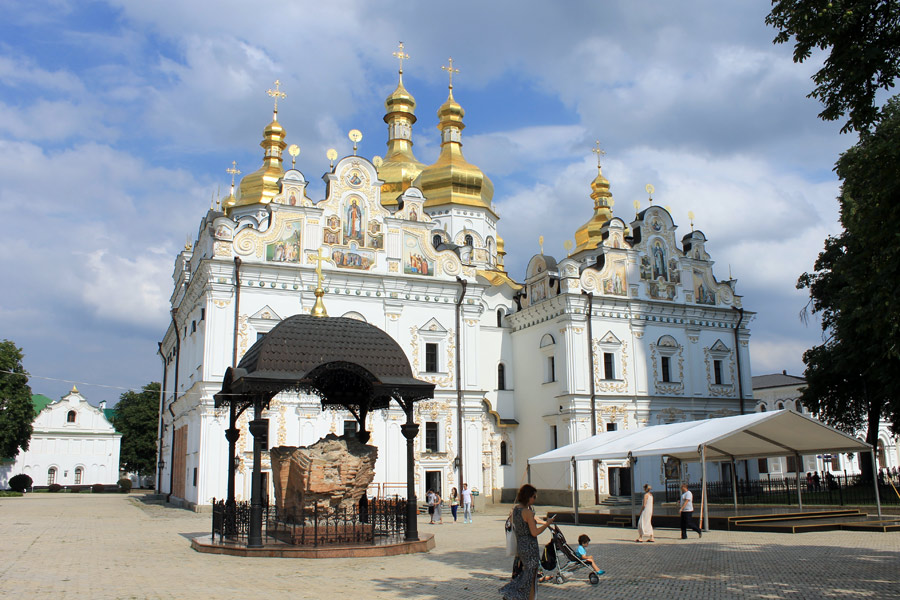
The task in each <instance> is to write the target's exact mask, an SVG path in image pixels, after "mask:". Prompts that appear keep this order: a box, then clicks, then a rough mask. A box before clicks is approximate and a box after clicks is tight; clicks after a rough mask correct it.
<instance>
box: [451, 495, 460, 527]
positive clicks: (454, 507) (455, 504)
mask: <svg viewBox="0 0 900 600" xmlns="http://www.w3.org/2000/svg"><path fill="white" fill-rule="evenodd" d="M458 510H459V492H457V491H456V488H451V489H450V512H451V513H453V522H454V523H456V511H458Z"/></svg>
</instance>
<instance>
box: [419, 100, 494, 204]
mask: <svg viewBox="0 0 900 600" xmlns="http://www.w3.org/2000/svg"><path fill="white" fill-rule="evenodd" d="M465 114H466V113H465V111H464V110H463V107H462V106H460V105H459V103H457V102H456V100H454V99H453V87H452V86H451V87H450V95H449V96H448V97H447V101H446V102H444V104H442V105H441V108H440V109H438V119H439V120H440V123H439V124H438V129H440V130H441V154H440V156H439V157H438V159H437V162H435V163H434V164H433V165H430V166H428V167H425V169H424V170H423V171H422V173H421V174H420V175H419V177H418V179H416V181H415V182H414V184H413V185H415V186H416V187H418V188H419V189H421V190H422V193H423V194H425V206H426V207H432V206H442V205H445V204H458V205H462V206H472V207H476V208H484V209H487V211H488V212H489V213H490V214H491V216H493V217H494V218H495V219H497V218H499V217H498V216H497V214H496V213H495V212H494V210H493V208H492V207H491V200H493V198H494V184H493V183H491V180H490V179H489V178H488V176H487V175H485V174H484V173H483V172H482V171H481V169H479V168H478V167H476V166H475V165H473V164H471V163H469V162H468V161H467V160H466V159H465V157H463V153H462V142H461V133H460V132H462V130H463V129H465V127H466V126H465V124H464V123H463V120H462V119H463V116H464V115H465Z"/></svg>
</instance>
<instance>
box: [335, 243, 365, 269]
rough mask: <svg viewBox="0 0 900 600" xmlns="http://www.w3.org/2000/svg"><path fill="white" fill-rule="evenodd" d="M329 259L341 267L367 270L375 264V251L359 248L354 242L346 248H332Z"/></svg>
mask: <svg viewBox="0 0 900 600" xmlns="http://www.w3.org/2000/svg"><path fill="white" fill-rule="evenodd" d="M331 261H332V262H333V263H334V266H336V267H339V268H341V269H361V270H367V269H369V268H371V267H372V266H373V265H374V264H375V253H374V252H368V251H366V250H360V249H359V247H358V246H357V245H356V244H350V248H349V249H348V250H344V249H340V248H334V249H333V250H332V251H331Z"/></svg>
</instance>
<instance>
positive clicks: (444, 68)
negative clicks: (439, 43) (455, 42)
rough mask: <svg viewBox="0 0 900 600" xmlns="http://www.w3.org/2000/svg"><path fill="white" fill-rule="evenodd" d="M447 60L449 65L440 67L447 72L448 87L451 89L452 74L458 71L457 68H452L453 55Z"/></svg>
mask: <svg viewBox="0 0 900 600" xmlns="http://www.w3.org/2000/svg"><path fill="white" fill-rule="evenodd" d="M447 60H448V61H449V62H450V66H449V67H444V66H442V67H441V69H442V70H444V71H447V73H448V74H449V75H450V89H451V90H452V89H453V74H454V73H459V69H454V68H453V57H452V56H451V57H450V58H448V59H447Z"/></svg>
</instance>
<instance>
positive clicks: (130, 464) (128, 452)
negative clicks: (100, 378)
mask: <svg viewBox="0 0 900 600" xmlns="http://www.w3.org/2000/svg"><path fill="white" fill-rule="evenodd" d="M159 390H160V385H159V384H158V383H156V382H153V383H148V384H147V385H145V386H144V387H143V388H142V389H141V391H140V392H133V391H127V392H125V393H124V394H122V395H121V396H120V397H119V402H118V403H117V404H116V406H115V413H114V414H113V418H112V424H113V426H114V427H115V428H116V431H118V432H119V433H121V434H122V446H121V450H120V462H121V465H122V468H124V469H125V470H126V471H131V472H135V473H138V474H140V475H149V474H151V473H153V472H154V470H155V469H156V434H157V431H158V427H159Z"/></svg>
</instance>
